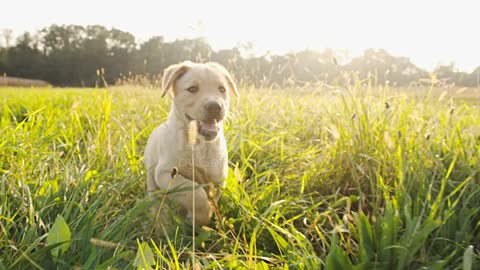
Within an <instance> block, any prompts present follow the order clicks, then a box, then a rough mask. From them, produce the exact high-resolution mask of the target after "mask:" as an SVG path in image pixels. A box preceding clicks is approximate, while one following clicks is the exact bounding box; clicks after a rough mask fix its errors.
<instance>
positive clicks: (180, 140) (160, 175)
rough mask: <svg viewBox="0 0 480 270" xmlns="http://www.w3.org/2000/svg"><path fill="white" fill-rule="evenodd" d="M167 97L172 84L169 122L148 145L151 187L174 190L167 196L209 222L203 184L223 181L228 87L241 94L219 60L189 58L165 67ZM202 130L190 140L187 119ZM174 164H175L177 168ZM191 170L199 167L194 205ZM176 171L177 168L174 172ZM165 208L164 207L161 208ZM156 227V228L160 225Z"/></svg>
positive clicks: (200, 221)
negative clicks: (202, 60)
mask: <svg viewBox="0 0 480 270" xmlns="http://www.w3.org/2000/svg"><path fill="white" fill-rule="evenodd" d="M162 85H163V89H164V91H165V92H164V93H163V95H162V97H163V96H165V94H166V93H167V91H168V90H169V89H170V88H172V89H173V103H172V107H171V110H170V114H169V115H168V119H167V121H166V122H165V123H163V124H161V125H160V126H158V127H157V128H156V129H155V130H154V131H153V132H152V134H151V135H150V137H149V139H148V142H147V145H146V149H145V161H144V162H145V166H146V168H147V190H148V192H149V193H152V192H154V191H156V190H158V189H162V190H172V189H175V191H173V192H172V193H171V194H170V195H169V198H171V199H173V200H174V201H175V202H177V203H178V204H180V205H181V206H182V207H183V208H184V210H186V212H187V216H188V218H190V219H192V217H193V212H194V211H195V223H196V224H197V225H206V224H208V223H209V222H210V218H211V216H212V211H211V207H210V204H209V201H208V196H207V192H206V191H205V189H204V188H202V187H199V186H198V185H199V184H209V183H213V184H215V185H218V186H223V183H224V179H225V178H226V176H227V172H228V164H227V159H228V157H227V146H226V142H225V138H224V134H223V120H224V119H225V116H226V114H227V112H228V108H229V92H231V93H233V94H234V95H235V96H238V91H237V88H236V86H235V83H234V82H233V80H232V77H231V76H230V74H229V72H228V71H227V70H226V69H225V68H224V67H223V66H221V65H220V64H217V63H205V64H200V63H193V62H190V61H186V62H183V63H179V64H175V65H171V66H169V67H168V68H166V69H165V71H164V74H163V79H162ZM191 121H195V122H196V125H197V130H198V136H197V141H196V144H195V145H194V147H193V152H194V155H193V156H194V159H193V161H192V145H190V144H189V142H188V129H189V123H190V122H191ZM174 168H176V169H174ZM192 169H195V185H197V187H196V188H195V191H194V192H195V209H193V204H192V202H193V194H192V192H193V191H192V185H193V184H194V183H193V182H192V175H193V173H192ZM172 170H176V171H177V170H178V173H177V174H176V175H174V174H172ZM158 207H159V206H157V207H154V209H153V212H154V214H155V215H157V220H156V221H155V222H156V223H157V224H156V225H157V226H158V225H161V223H162V222H164V221H167V220H166V218H168V217H165V216H158V215H162V214H163V213H159V209H158ZM160 210H161V209H160ZM157 228H158V227H157Z"/></svg>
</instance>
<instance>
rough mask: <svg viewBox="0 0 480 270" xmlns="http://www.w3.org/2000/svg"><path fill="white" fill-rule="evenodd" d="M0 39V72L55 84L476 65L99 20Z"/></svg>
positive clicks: (331, 76)
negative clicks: (180, 33)
mask: <svg viewBox="0 0 480 270" xmlns="http://www.w3.org/2000/svg"><path fill="white" fill-rule="evenodd" d="M2 37H3V42H1V43H0V44H1V45H0V75H2V74H3V75H4V76H13V77H22V78H30V79H41V80H45V81H48V82H49V83H51V84H52V85H55V86H95V85H97V86H98V85H100V86H102V85H106V84H113V83H115V82H119V81H122V80H123V81H125V80H129V79H130V78H135V77H136V78H139V76H141V78H143V79H144V80H147V81H150V82H156V81H158V76H159V74H161V72H162V71H163V69H164V68H165V67H167V66H169V65H170V64H174V63H177V62H179V61H183V60H192V61H216V62H219V63H221V64H223V65H224V66H226V67H227V69H229V70H230V71H232V73H233V74H234V75H235V77H236V78H237V79H241V82H243V83H248V84H251V85H254V86H256V87H262V86H266V87H291V86H298V85H300V86H305V85H311V84H317V83H325V84H335V83H342V82H344V81H345V80H351V79H352V77H355V78H358V79H360V80H370V81H374V82H375V83H377V84H381V85H385V84H390V85H393V86H406V85H411V84H418V83H422V82H427V83H429V82H431V81H432V76H435V79H436V81H437V82H441V83H444V84H447V85H456V86H466V87H478V86H479V85H480V66H479V67H477V68H476V69H475V70H474V71H473V72H471V73H466V72H461V71H458V70H456V68H455V66H454V65H453V63H452V64H449V65H443V66H438V67H437V68H436V69H435V70H433V71H432V72H428V71H426V70H424V69H421V68H419V67H417V66H416V65H414V64H413V63H412V62H411V61H410V59H409V58H407V57H396V56H392V55H390V54H389V53H388V52H386V51H385V50H382V49H367V50H365V51H364V53H363V55H361V56H359V57H356V58H353V59H349V60H348V61H346V60H345V59H342V57H341V55H339V54H338V52H335V51H334V50H332V49H326V50H323V51H315V50H309V49H306V50H302V51H298V52H291V53H286V54H281V55H280V54H265V55H261V56H258V55H255V54H253V53H252V48H251V46H248V44H247V45H239V46H236V47H234V48H231V49H222V50H217V51H215V50H213V49H212V47H211V46H210V45H209V44H208V42H207V41H206V40H205V39H202V38H195V39H177V40H175V41H171V42H167V41H165V39H164V38H163V37H161V36H155V37H151V38H150V39H148V40H147V41H145V42H141V43H140V42H136V40H135V37H134V36H133V35H132V34H131V33H128V32H125V31H121V30H119V29H115V28H110V29H109V28H106V27H104V26H100V25H91V26H80V25H51V26H48V27H45V28H43V29H42V30H39V31H37V32H35V33H29V32H25V33H23V34H22V35H21V36H19V37H18V38H17V39H16V42H12V41H11V32H8V31H3V35H2ZM342 60H343V61H342Z"/></svg>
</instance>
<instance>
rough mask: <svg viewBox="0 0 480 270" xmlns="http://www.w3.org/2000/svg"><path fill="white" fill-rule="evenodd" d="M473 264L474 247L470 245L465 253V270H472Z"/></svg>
mask: <svg viewBox="0 0 480 270" xmlns="http://www.w3.org/2000/svg"><path fill="white" fill-rule="evenodd" d="M472 264H473V246H472V245H470V246H468V247H467V249H465V252H464V253H463V270H471V269H472Z"/></svg>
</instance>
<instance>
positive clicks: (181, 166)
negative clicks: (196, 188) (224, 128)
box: [177, 144, 226, 184]
mask: <svg viewBox="0 0 480 270" xmlns="http://www.w3.org/2000/svg"><path fill="white" fill-rule="evenodd" d="M181 152H182V153H181V155H179V159H178V163H177V168H178V170H179V173H180V174H181V175H183V176H184V177H186V178H188V179H192V180H195V182H197V183H201V184H205V183H210V182H217V181H219V180H221V179H217V178H221V177H222V171H223V167H224V164H225V158H226V156H225V153H224V151H223V149H221V147H218V145H213V144H210V145H209V144H197V145H195V146H194V147H193V151H192V148H191V146H190V145H188V146H187V147H186V148H185V149H183V151H181ZM192 153H193V155H192ZM193 168H195V171H194V170H193ZM194 176H195V179H193V177H194Z"/></svg>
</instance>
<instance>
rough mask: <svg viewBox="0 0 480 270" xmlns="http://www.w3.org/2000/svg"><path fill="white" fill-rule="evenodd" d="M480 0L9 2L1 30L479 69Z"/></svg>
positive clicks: (1, 14) (1, 8)
mask: <svg viewBox="0 0 480 270" xmlns="http://www.w3.org/2000/svg"><path fill="white" fill-rule="evenodd" d="M479 10H480V1H476V0H456V1H453V0H452V1H444V0H417V1H413V0H397V1H389V0H383V1H382V0H363V1H360V0H350V1H348V0H336V1H333V0H332V1H321V0H317V1H315V0H310V1H309V0H295V1H282V0H276V1H268V0H263V1H260V0H256V1H255V0H242V1H229V0H202V1H200V0H183V1H174V0H170V1H165V0H156V1H153V0H134V1H124V0H116V1H112V0H102V1H100V0H82V1H78V0H43V1H40V0H30V1H27V0H15V1H8V0H3V1H2V3H1V4H0V29H5V28H8V29H12V30H13V31H14V34H15V35H16V36H18V35H20V34H21V33H23V32H24V31H35V30H38V29H41V28H43V27H45V26H48V25H51V24H80V25H89V24H100V25H104V26H107V27H115V28H118V29H121V30H124V31H128V32H130V33H132V34H134V35H135V36H136V37H137V38H138V40H139V41H145V40H147V39H148V38H149V37H151V36H154V35H161V36H164V37H165V38H166V40H174V39H177V38H194V37H204V38H206V39H207V41H208V42H209V43H210V44H211V45H212V47H213V48H214V49H222V48H231V47H234V46H236V45H238V44H242V43H246V42H251V43H253V45H254V46H255V49H256V51H257V52H258V53H259V54H262V53H265V52H268V51H270V52H272V53H286V52H289V51H296V50H302V49H306V48H309V49H315V50H323V49H325V48H333V49H337V50H339V51H345V50H347V51H348V52H349V55H350V57H353V56H357V55H360V54H361V53H362V52H363V50H365V49H367V48H382V49H385V50H387V51H388V52H389V53H391V54H392V55H395V56H406V57H409V58H410V59H411V60H412V62H413V63H414V64H416V65H418V66H420V67H423V68H426V69H429V70H431V69H433V68H434V67H435V66H437V65H439V64H449V63H450V62H454V63H455V66H456V67H457V68H458V69H459V70H463V71H467V72H470V71H472V70H473V69H475V68H476V67H478V66H480V34H479V33H480V16H479V15H478V14H479V13H478V11H479Z"/></svg>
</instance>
